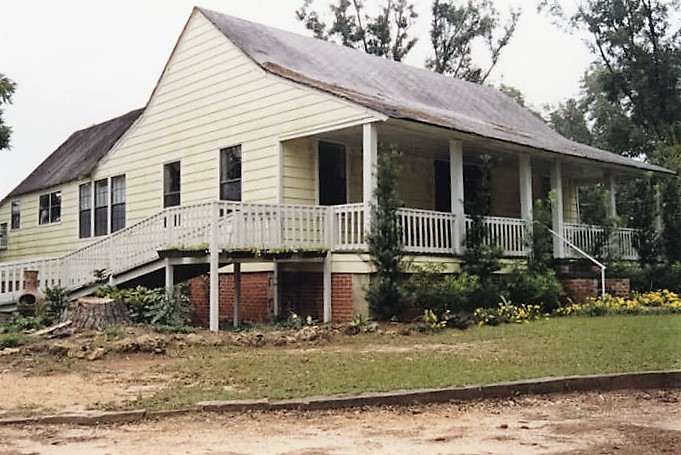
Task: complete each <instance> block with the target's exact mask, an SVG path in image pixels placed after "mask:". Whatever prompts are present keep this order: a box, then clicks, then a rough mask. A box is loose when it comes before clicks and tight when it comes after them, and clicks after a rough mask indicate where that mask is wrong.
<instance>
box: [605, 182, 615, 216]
mask: <svg viewBox="0 0 681 455" xmlns="http://www.w3.org/2000/svg"><path fill="white" fill-rule="evenodd" d="M616 197H617V180H615V176H614V175H613V174H612V173H609V174H608V202H609V204H608V207H607V210H608V218H615V217H616V216H617V200H616Z"/></svg>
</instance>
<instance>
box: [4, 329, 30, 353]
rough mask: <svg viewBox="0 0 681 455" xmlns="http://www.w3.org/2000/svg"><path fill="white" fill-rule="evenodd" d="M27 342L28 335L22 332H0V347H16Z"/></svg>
mask: <svg viewBox="0 0 681 455" xmlns="http://www.w3.org/2000/svg"><path fill="white" fill-rule="evenodd" d="M27 342H28V336H26V335H24V334H23V333H16V332H9V333H3V334H0V349H5V348H16V347H19V346H23V345H24V344H26V343H27Z"/></svg>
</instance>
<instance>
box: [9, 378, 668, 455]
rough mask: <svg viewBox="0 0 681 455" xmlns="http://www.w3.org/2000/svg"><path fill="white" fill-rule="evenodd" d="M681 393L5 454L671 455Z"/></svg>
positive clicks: (167, 422)
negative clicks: (348, 454)
mask: <svg viewBox="0 0 681 455" xmlns="http://www.w3.org/2000/svg"><path fill="white" fill-rule="evenodd" d="M679 398H681V392H680V391H679V390H653V391H647V392H638V391H628V392H621V393H584V394H565V395H553V396H536V397H517V398H513V399H506V400H487V401H478V402H473V403H450V404H441V405H429V406H425V405H419V406H409V407H385V408H363V409H351V410H339V411H319V412H302V411H285V412H284V411H281V412H255V411H253V412H246V413H240V414H205V413H200V414H189V415H181V416H176V417H170V418H164V419H158V420H148V421H143V422H138V423H127V424H117V425H110V426H98V427H78V426H68V425H47V426H41V425H26V426H21V427H0V454H3V455H4V454H10V453H12V454H32V453H41V454H76V455H77V454H90V453H112V454H113V453H116V454H128V453H130V454H133V453H134V454H137V453H145V454H152V455H153V454H165V453H187V454H207V453H210V454H223V455H245V454H264V455H267V454H287V455H335V454H347V453H353V454H359V455H363V454H372V455H373V454H376V453H390V454H396V455H400V454H405V455H406V454H408V455H413V454H419V453H428V454H431V453H432V454H453V453H456V454H468V455H482V454H528V455H534V454H537V455H539V454H556V455H557V454H561V455H581V454H625V455H633V454H652V455H656V454H671V453H679V449H680V448H681V446H680V445H679V444H680V442H679V435H680V434H681V411H680V410H679Z"/></svg>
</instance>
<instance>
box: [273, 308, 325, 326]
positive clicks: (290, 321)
mask: <svg viewBox="0 0 681 455" xmlns="http://www.w3.org/2000/svg"><path fill="white" fill-rule="evenodd" d="M314 325H317V321H315V320H314V319H312V316H309V315H308V316H307V317H306V318H301V317H300V316H298V315H297V314H296V313H294V312H291V313H290V314H289V315H288V317H287V318H286V319H284V320H282V321H279V322H277V324H276V326H277V327H278V328H280V329H289V330H300V329H302V328H303V327H305V326H314Z"/></svg>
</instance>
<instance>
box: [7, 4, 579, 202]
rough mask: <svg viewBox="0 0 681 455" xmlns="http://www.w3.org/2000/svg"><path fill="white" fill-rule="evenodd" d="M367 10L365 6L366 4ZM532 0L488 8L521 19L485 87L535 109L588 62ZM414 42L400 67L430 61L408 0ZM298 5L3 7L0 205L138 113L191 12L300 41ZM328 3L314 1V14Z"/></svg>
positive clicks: (560, 94)
mask: <svg viewBox="0 0 681 455" xmlns="http://www.w3.org/2000/svg"><path fill="white" fill-rule="evenodd" d="M367 1H368V2H372V0H367ZM536 1H537V0H524V1H523V0H493V2H494V3H495V5H496V7H497V9H499V11H500V12H501V13H502V15H506V14H507V13H508V11H509V9H510V8H511V7H513V8H520V9H521V10H522V15H521V18H520V21H519V23H518V27H517V29H516V33H515V35H514V37H513V39H512V41H511V43H510V44H509V46H508V47H507V48H506V49H505V50H504V51H503V54H502V57H501V59H500V61H499V64H498V65H497V67H496V68H495V70H494V72H493V73H492V76H491V78H490V80H489V81H488V82H491V83H493V84H495V85H498V84H500V83H504V84H506V85H511V86H514V87H516V88H518V89H520V91H521V92H523V93H524V95H525V97H526V99H527V101H528V102H529V103H530V104H532V105H533V106H536V107H541V106H543V105H545V104H554V105H555V104H557V103H559V102H561V101H564V100H566V99H567V98H569V97H575V96H578V94H579V89H580V79H581V78H582V76H583V74H584V71H585V70H586V68H587V66H588V64H589V62H591V61H592V60H593V57H592V56H591V55H590V54H589V52H588V50H587V47H586V45H585V44H584V42H583V40H582V39H581V38H580V37H578V36H575V35H570V34H566V33H565V32H564V31H561V30H560V29H558V28H557V27H556V26H555V25H553V24H552V21H551V20H550V19H549V18H547V17H546V16H544V15H541V14H538V13H537V11H536V4H535V3H536ZM413 2H414V4H415V5H416V10H417V12H418V13H419V15H420V17H419V18H418V19H417V25H416V27H415V28H414V33H415V35H416V36H417V37H418V38H419V42H418V44H417V45H416V47H415V48H414V50H412V52H411V53H410V54H409V56H408V57H407V59H406V63H408V64H411V65H413V66H419V67H422V66H423V62H424V61H425V59H426V58H427V57H428V56H429V53H430V48H429V46H430V43H429V37H428V29H429V22H430V11H429V9H430V5H431V0H413ZM302 3H303V2H302V0H59V1H55V0H2V8H1V9H0V13H1V18H2V21H1V24H2V25H0V73H3V74H5V75H6V76H8V77H9V78H10V79H12V80H13V81H15V82H16V83H17V90H16V93H15V95H14V98H13V104H11V105H8V106H5V111H4V114H3V118H4V120H5V123H6V124H8V125H9V126H10V127H11V128H12V130H13V132H12V138H11V149H10V150H4V151H0V199H2V198H4V197H5V196H6V195H7V194H8V193H9V192H10V191H11V190H12V189H13V188H14V187H15V186H16V185H18V184H19V183H20V182H21V181H22V180H23V179H24V178H25V177H26V176H27V175H28V174H29V173H30V172H31V171H32V170H33V169H34V168H35V167H36V166H37V165H38V164H40V162H42V161H43V160H44V159H45V158H46V157H47V156H48V155H49V154H50V153H51V152H52V151H54V150H55V149H56V148H57V147H59V145H60V144H61V143H63V142H64V141H65V140H66V139H67V138H68V137H69V135H71V134H72V133H73V132H75V131H77V130H80V129H83V128H87V127H89V126H92V125H94V124H97V123H100V122H103V121H106V120H108V119H111V118H113V117H116V116H119V115H122V114H124V113H126V112H128V111H131V110H133V109H136V108H139V107H143V106H144V105H145V104H146V102H147V101H148V98H149V96H150V94H151V91H152V90H153V88H154V86H155V84H156V82H157V81H158V78H159V76H160V75H161V72H162V71H163V67H164V65H165V63H166V61H167V59H168V57H169V56H170V53H171V51H172V49H173V46H174V45H175V42H176V40H177V38H178V37H179V35H180V33H181V31H182V28H183V26H184V24H185V23H186V21H187V19H188V17H189V14H190V13H191V10H192V7H193V6H195V5H196V6H202V7H205V8H209V9H212V10H215V11H218V12H221V13H224V14H229V15H232V16H237V17H241V18H244V19H248V20H252V21H254V22H259V23H263V24H266V25H270V26H274V27H278V28H281V29H285V30H289V31H292V32H297V33H301V34H308V33H307V32H306V30H305V29H304V27H303V26H302V24H301V23H300V22H298V21H297V20H296V18H295V10H296V9H297V8H299V7H300V5H301V4H302ZM328 3H329V0H315V2H314V5H315V8H316V9H317V10H318V11H320V13H325V12H326V11H327V10H328Z"/></svg>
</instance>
